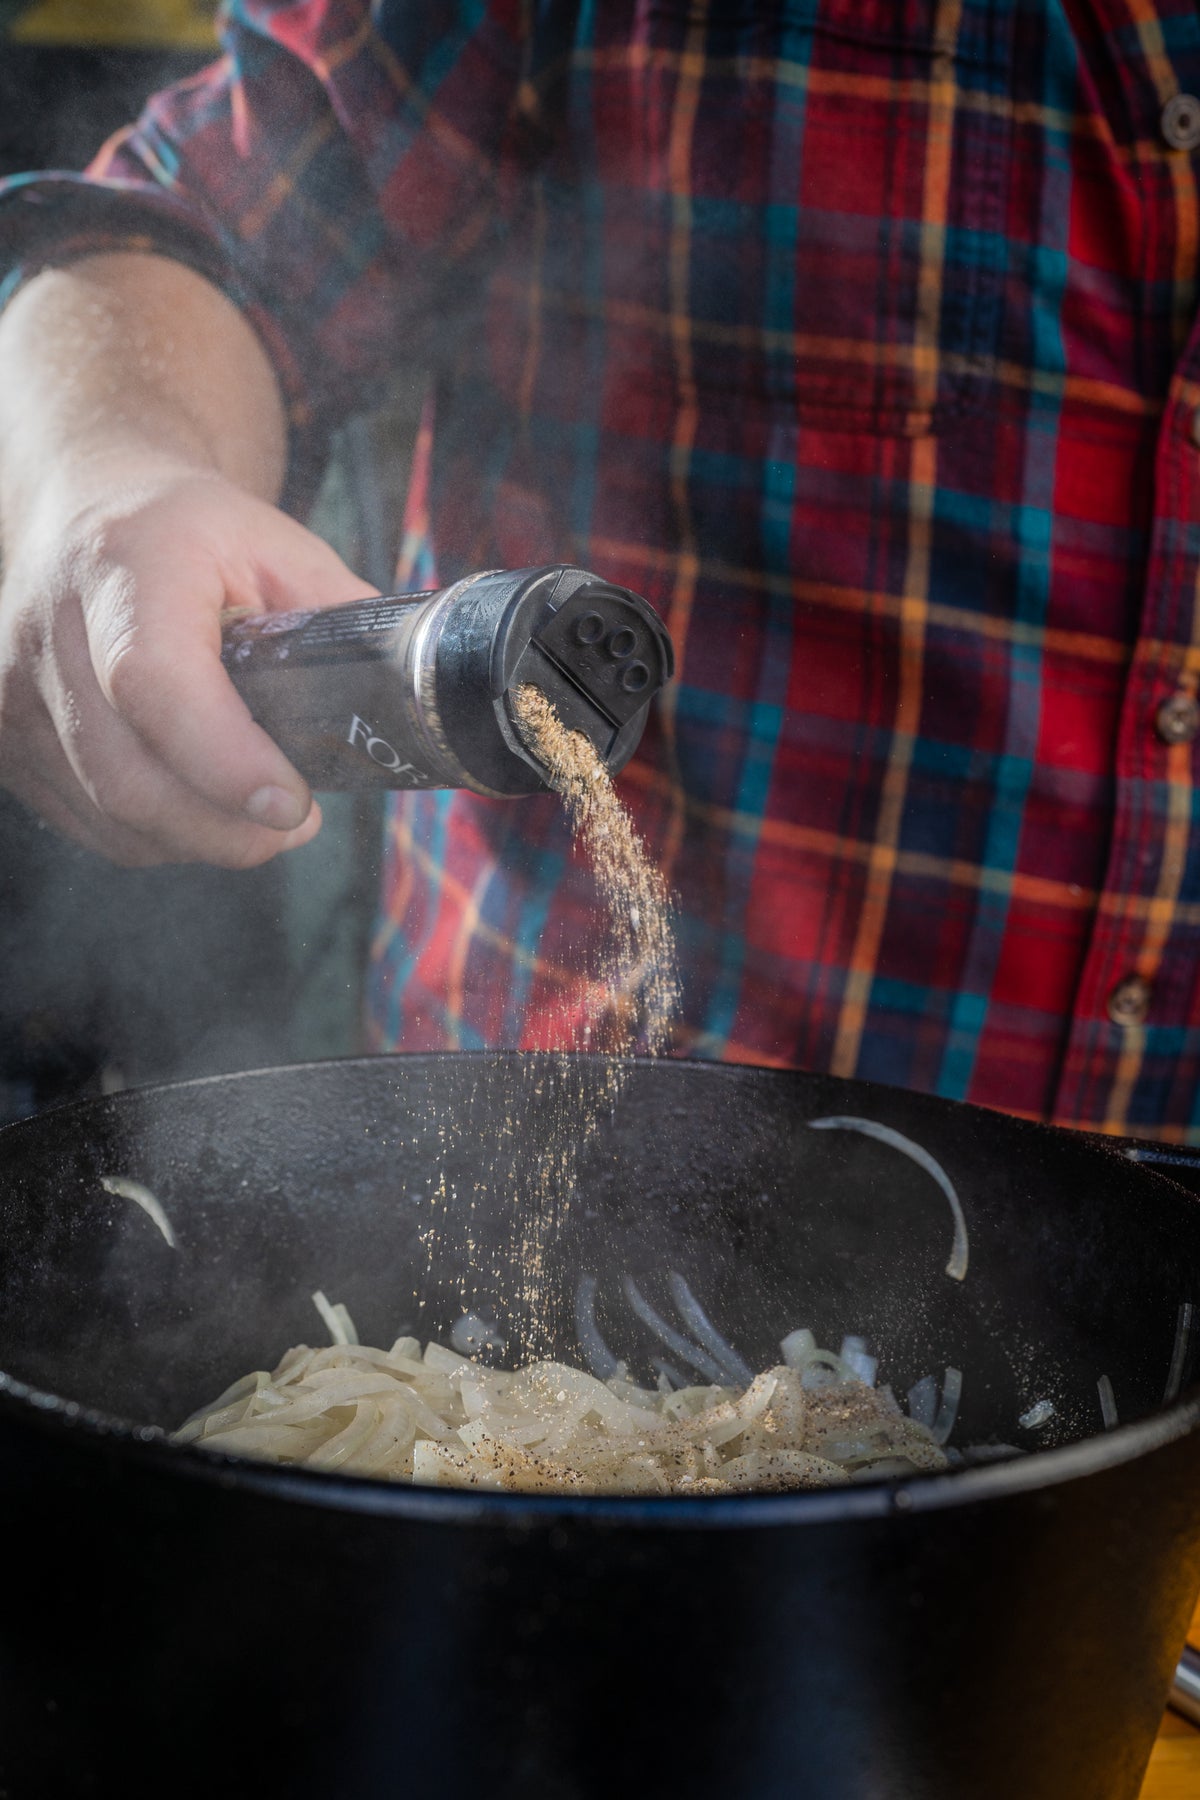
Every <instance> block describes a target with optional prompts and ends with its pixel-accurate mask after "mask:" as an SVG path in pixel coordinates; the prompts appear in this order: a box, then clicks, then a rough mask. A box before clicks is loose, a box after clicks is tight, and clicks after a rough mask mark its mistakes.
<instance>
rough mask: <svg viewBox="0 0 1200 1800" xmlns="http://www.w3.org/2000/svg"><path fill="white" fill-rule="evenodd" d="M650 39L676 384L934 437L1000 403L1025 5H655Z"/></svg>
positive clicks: (650, 196)
mask: <svg viewBox="0 0 1200 1800" xmlns="http://www.w3.org/2000/svg"><path fill="white" fill-rule="evenodd" d="M637 30H638V33H639V36H640V39H641V46H642V55H643V64H642V73H641V77H640V79H641V81H642V93H641V106H640V108H639V109H638V110H639V113H640V119H641V126H642V129H641V133H640V142H639V154H640V157H641V168H640V171H639V179H640V180H641V181H642V182H643V183H644V187H643V192H644V194H645V196H646V199H647V204H648V207H649V213H650V217H649V234H650V236H651V238H654V237H657V240H658V243H659V249H660V253H661V265H660V266H662V267H663V268H664V269H665V270H666V271H667V274H666V276H665V277H664V285H663V291H662V292H661V293H660V295H659V296H658V299H659V303H660V304H662V305H663V306H664V308H665V311H666V315H667V317H668V318H669V320H670V322H671V326H670V339H671V345H670V357H669V359H668V358H666V357H664V358H663V359H662V363H661V364H660V367H661V368H664V369H665V366H666V362H667V361H668V360H669V361H670V363H671V365H672V371H673V381H674V383H675V385H676V386H678V385H680V384H681V383H682V384H683V385H684V386H688V385H691V386H694V387H695V388H696V389H697V390H698V391H700V392H702V393H703V394H704V395H705V398H706V401H707V402H708V403H710V404H711V403H712V402H714V401H716V402H718V403H719V402H720V400H721V398H722V396H725V397H727V398H728V401H729V403H730V404H737V405H739V406H741V405H746V404H747V403H751V404H753V402H754V401H755V400H756V399H757V400H760V401H762V402H765V403H768V404H769V405H770V406H771V409H772V410H773V411H774V410H776V409H777V408H779V407H780V406H781V405H782V406H786V407H787V408H788V409H789V410H791V411H792V412H794V413H795V414H796V415H797V416H798V417H799V419H801V420H807V421H810V422H812V423H813V424H819V425H823V426H830V425H833V426H842V427H844V428H845V429H847V430H854V429H867V430H874V431H880V432H893V433H894V432H899V433H906V434H913V435H915V434H919V433H922V432H926V431H929V430H933V429H936V426H937V423H938V421H939V418H941V417H943V416H945V415H946V414H950V413H958V412H962V411H965V410H969V409H971V408H974V407H979V406H983V405H985V404H987V403H988V401H989V399H990V398H991V397H992V395H993V394H994V378H995V365H996V360H997V356H998V351H999V346H1000V342H1001V331H1002V302H1003V294H1004V282H1005V262H1006V258H1005V235H1004V229H1005V219H1006V206H1007V187H1008V179H1009V159H1010V128H1011V105H1010V100H1009V96H1010V92H1011V80H1010V62H1011V40H1012V8H1011V5H1009V4H1007V3H1005V0H977V3H976V4H971V0H960V3H959V4H955V5H947V4H938V3H937V0H638V26H637ZM656 360H658V359H656Z"/></svg>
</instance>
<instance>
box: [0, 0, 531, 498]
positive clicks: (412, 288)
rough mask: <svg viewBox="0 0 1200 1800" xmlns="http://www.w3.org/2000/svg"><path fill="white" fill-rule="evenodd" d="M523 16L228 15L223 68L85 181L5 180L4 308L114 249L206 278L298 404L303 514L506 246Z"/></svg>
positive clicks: (295, 468)
mask: <svg viewBox="0 0 1200 1800" xmlns="http://www.w3.org/2000/svg"><path fill="white" fill-rule="evenodd" d="M520 14H521V8H520V6H519V5H518V4H515V3H511V4H505V3H500V0H497V3H495V4H490V5H489V4H479V3H478V0H477V3H476V4H470V3H469V0H394V3H391V4H389V3H388V0H383V4H377V5H375V6H374V7H372V6H369V5H368V4H367V0H361V3H349V0H325V3H324V4H322V3H312V0H310V3H308V4H299V3H293V4H282V5H280V4H267V3H263V0H259V3H254V0H239V3H238V4H234V5H231V6H228V7H227V8H226V9H225V10H224V13H223V18H222V24H221V40H222V49H223V52H224V53H223V55H222V56H221V57H220V58H219V60H218V61H216V62H214V63H213V64H212V65H210V66H209V67H208V68H206V69H204V70H202V71H201V72H200V73H199V74H198V75H196V76H194V77H193V78H191V79H189V80H186V81H183V82H180V83H178V84H176V85H175V86H173V87H171V88H168V89H166V90H165V91H164V92H162V93H160V94H158V95H156V96H155V97H154V98H153V99H152V100H151V101H150V102H149V103H148V105H147V106H146V108H145V110H144V112H143V113H142V116H141V118H140V119H139V120H138V122H137V123H136V124H135V125H133V126H131V127H129V128H128V129H126V130H124V131H121V132H119V133H118V134H117V135H116V136H115V137H114V138H113V139H111V140H110V142H109V143H108V144H106V145H105V146H104V148H103V149H102V150H101V151H100V153H99V154H98V156H97V157H96V158H95V160H94V161H93V163H92V164H91V166H90V167H89V168H88V169H87V170H86V171H84V172H82V173H73V172H65V171H49V172H45V173H41V174H35V175H19V176H16V177H14V178H12V179H10V180H9V181H7V182H4V183H0V280H2V281H3V287H2V288H0V298H2V297H3V296H4V294H6V293H11V292H12V291H14V289H15V287H16V286H17V285H18V284H19V283H20V282H21V281H22V280H24V279H27V278H28V276H29V275H30V274H31V273H34V272H36V271H37V270H38V269H39V268H42V267H45V266H47V265H49V264H52V263H53V264H61V263H63V262H65V261H69V260H71V259H74V258H77V257H79V256H83V255H89V254H93V253H95V252H97V251H104V250H151V251H157V252H160V253H162V254H166V255H169V256H173V257H175V258H176V259H177V260H180V261H183V262H185V263H188V264H190V265H191V266H193V267H195V268H197V269H198V270H199V271H200V272H201V273H203V274H204V275H205V276H207V277H208V278H209V279H210V280H212V281H213V282H215V283H216V284H217V285H218V286H220V287H221V288H223V289H224V290H225V291H226V292H227V293H228V294H229V295H230V296H231V298H232V299H233V300H234V301H235V302H236V303H237V304H238V305H239V306H240V307H241V308H242V310H243V311H244V313H245V314H246V316H247V317H248V318H249V319H250V321H251V323H252V324H253V325H254V327H255V329H256V330H257V332H258V334H259V336H260V338H261V340H262V342H263V344H264V347H265V349H266V351H267V353H268V355H269V356H270V358H271V361H272V363H273V365H274V368H275V370H276V373H277V376H278V379H279V382H280V385H281V388H282V390H283V393H284V396H285V402H286V406H287V412H288V418H289V423H290V427H291V436H292V468H291V477H290V481H289V496H290V497H291V498H292V499H293V501H296V500H300V499H303V497H304V496H305V495H306V493H307V492H308V491H309V489H310V488H311V485H312V481H313V479H314V476H315V474H316V472H317V470H318V469H319V467H320V464H321V462H322V461H323V458H324V452H325V446H326V443H327V440H328V434H329V432H330V430H331V429H333V428H334V427H335V426H336V425H337V424H338V423H339V422H340V421H341V420H342V419H344V418H345V417H346V416H347V415H348V414H350V413H351V412H353V411H356V410H358V409H360V408H362V407H363V406H365V405H368V404H370V402H371V400H372V398H373V397H374V396H375V395H376V394H377V392H378V384H379V381H380V380H381V378H382V377H383V375H384V374H385V373H386V372H387V371H388V370H390V369H391V368H392V367H393V366H394V365H395V363H396V362H397V361H398V360H403V359H406V358H413V359H414V360H416V359H422V360H428V359H429V358H430V357H431V356H436V355H437V353H438V348H439V345H440V344H441V343H443V342H444V341H445V340H446V337H447V334H448V333H450V332H451V331H452V329H453V323H454V320H455V317H456V314H457V311H458V308H457V306H456V298H457V296H458V295H459V294H460V293H461V292H462V291H463V288H464V285H469V284H470V283H471V282H472V281H473V280H474V279H476V278H477V276H478V273H479V271H480V270H481V269H482V268H483V266H484V264H485V262H486V257H487V253H488V248H489V246H490V245H491V244H492V243H494V242H495V239H496V236H497V234H498V233H499V232H501V231H502V230H503V228H504V214H505V206H504V202H503V195H502V194H501V192H500V188H501V185H502V184H501V182H500V179H499V173H498V171H499V170H500V168H501V166H502V163H503V160H504V154H503V153H504V148H505V141H506V135H507V134H508V133H509V132H510V131H511V129H512V126H513V119H514V115H515V112H516V110H517V107H516V102H517V96H518V90H519V86H520V81H521V75H522V51H521V45H520V31H519V25H518V21H519V18H520Z"/></svg>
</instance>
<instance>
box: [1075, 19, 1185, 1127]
mask: <svg viewBox="0 0 1200 1800" xmlns="http://www.w3.org/2000/svg"><path fill="white" fill-rule="evenodd" d="M1187 23H1188V26H1189V27H1190V30H1189V31H1188V32H1187V33H1186V34H1185V33H1183V32H1182V28H1180V36H1181V38H1182V44H1183V47H1182V49H1181V47H1180V44H1179V43H1175V42H1173V43H1172V56H1171V59H1170V61H1168V60H1167V58H1166V54H1165V46H1164V43H1163V40H1162V39H1161V38H1159V39H1158V40H1157V42H1156V41H1155V40H1154V39H1153V38H1151V39H1149V40H1148V39H1147V38H1146V37H1145V34H1143V36H1142V44H1143V49H1144V51H1145V54H1144V55H1143V56H1142V57H1141V58H1140V59H1139V58H1128V57H1126V58H1125V60H1124V62H1123V64H1122V69H1123V78H1124V81H1125V86H1126V96H1127V99H1128V102H1129V107H1130V112H1131V116H1132V118H1133V121H1134V132H1135V136H1134V139H1133V144H1134V153H1135V154H1136V155H1137V156H1138V157H1139V159H1140V160H1141V163H1142V175H1143V180H1142V188H1143V194H1144V196H1145V200H1144V204H1145V222H1144V224H1145V235H1144V241H1145V244H1146V248H1147V255H1146V262H1145V265H1144V267H1145V273H1144V276H1143V279H1147V280H1152V279H1163V278H1164V271H1169V270H1170V268H1171V264H1172V262H1173V263H1174V269H1175V279H1176V281H1177V282H1178V283H1179V292H1180V296H1181V300H1186V304H1187V306H1188V309H1189V313H1190V314H1191V316H1190V319H1189V321H1188V327H1189V328H1188V330H1187V335H1186V341H1185V342H1184V345H1183V348H1182V351H1181V353H1180V355H1179V357H1178V360H1177V362H1176V364H1175V368H1174V370H1173V373H1172V376H1171V380H1170V384H1169V387H1168V391H1167V393H1166V396H1165V402H1164V405H1163V410H1162V415H1161V419H1160V422H1159V428H1158V435H1157V442H1156V446H1155V452H1154V513H1153V523H1152V530H1151V538H1150V550H1149V556H1148V560H1147V565H1146V575H1145V583H1144V592H1143V600H1142V610H1141V619H1140V626H1139V633H1138V638H1137V641H1136V644H1135V645H1134V647H1133V652H1132V660H1131V663H1130V668H1129V672H1128V676H1127V680H1126V685H1125V693H1124V698H1123V702H1122V707H1121V715H1120V723H1119V730H1118V735H1117V743H1116V755H1115V764H1114V779H1115V806H1114V817H1113V832H1112V840H1111V845H1110V851H1109V858H1108V866H1107V872H1106V876H1105V881H1104V885H1103V888H1102V890H1101V892H1100V895H1099V897H1098V904H1097V911H1096V918H1095V924H1094V927H1093V932H1092V937H1091V941H1090V944H1089V948H1088V952H1087V955H1086V958H1085V961H1084V965H1083V969H1082V971H1081V975H1080V980H1079V984H1078V988H1077V992H1076V1000H1075V1006H1074V1009H1073V1013H1072V1019H1071V1025H1070V1031H1069V1037H1068V1041H1067V1046H1066V1052H1065V1056H1064V1061H1063V1072H1062V1077H1061V1080H1060V1083H1059V1090H1058V1095H1057V1099H1056V1105H1055V1117H1056V1118H1057V1119H1058V1120H1060V1121H1061V1122H1063V1123H1068V1124H1082V1125H1090V1126H1092V1127H1098V1128H1100V1129H1102V1130H1106V1131H1111V1132H1120V1131H1125V1130H1129V1131H1134V1132H1136V1131H1137V1130H1138V1128H1139V1124H1141V1123H1143V1122H1144V1125H1145V1128H1146V1129H1150V1128H1151V1127H1152V1126H1156V1125H1158V1123H1159V1121H1161V1120H1164V1119H1165V1120H1168V1121H1170V1123H1169V1124H1168V1125H1167V1132H1168V1133H1169V1134H1170V1135H1174V1136H1183V1135H1184V1134H1185V1132H1186V1129H1187V1126H1186V1122H1181V1121H1180V1117H1179V1115H1180V1112H1181V1109H1182V1110H1183V1111H1185V1112H1186V1111H1188V1110H1190V1109H1189V1105H1188V1100H1187V1090H1188V1088H1189V1086H1190V1087H1192V1088H1194V1087H1195V1082H1196V1074H1197V1069H1198V1068H1200V1017H1198V1016H1197V1013H1196V1004H1197V1002H1196V995H1197V991H1198V986H1200V984H1198V980H1197V970H1198V968H1200V886H1198V882H1197V877H1198V875H1200V864H1198V863H1197V858H1196V856H1195V853H1194V849H1193V845H1194V840H1195V835H1196V833H1195V826H1194V823H1193V820H1194V815H1195V813H1196V810H1197V794H1198V792H1200V789H1198V786H1197V782H1198V777H1200V598H1198V596H1200V580H1198V578H1200V319H1197V317H1196V316H1195V314H1194V311H1192V308H1194V289H1195V282H1194V264H1195V236H1196V225H1195V212H1196V207H1197V184H1196V168H1197V163H1196V159H1197V157H1198V156H1200V42H1198V41H1197V40H1198V38H1200V33H1198V32H1197V30H1196V23H1195V19H1194V17H1193V18H1192V19H1191V20H1189V21H1188V22H1187ZM1189 265H1190V266H1189ZM1166 278H1170V276H1169V274H1168V275H1167V277H1166ZM1189 283H1190V287H1189V285H1188V284H1189Z"/></svg>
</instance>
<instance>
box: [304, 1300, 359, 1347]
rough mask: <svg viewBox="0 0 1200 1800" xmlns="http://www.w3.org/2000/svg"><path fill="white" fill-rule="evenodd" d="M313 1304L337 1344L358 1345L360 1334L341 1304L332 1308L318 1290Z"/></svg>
mask: <svg viewBox="0 0 1200 1800" xmlns="http://www.w3.org/2000/svg"><path fill="white" fill-rule="evenodd" d="M312 1303H313V1305H314V1306H315V1307H316V1309H317V1311H318V1312H319V1313H320V1315H321V1317H322V1319H323V1320H324V1322H325V1328H326V1330H327V1331H328V1333H329V1335H330V1337H331V1338H332V1339H333V1341H334V1343H335V1344H357V1342H358V1333H357V1332H356V1331H355V1329H354V1321H353V1320H352V1319H351V1317H350V1314H349V1313H348V1312H347V1311H346V1308H345V1307H344V1306H343V1305H342V1304H341V1303H340V1302H339V1303H338V1304H337V1305H336V1306H331V1305H330V1303H329V1301H328V1300H327V1299H326V1298H325V1296H324V1294H323V1293H322V1292H321V1290H320V1288H318V1289H317V1291H316V1293H315V1294H314V1295H313V1296H312Z"/></svg>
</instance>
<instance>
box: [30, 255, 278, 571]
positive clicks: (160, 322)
mask: <svg viewBox="0 0 1200 1800" xmlns="http://www.w3.org/2000/svg"><path fill="white" fill-rule="evenodd" d="M286 452H287V432H286V425H285V420H284V409H283V402H282V397H281V395H280V391H279V386H278V383H277V381H276V378H275V375H274V372H273V370H272V369H271V366H270V363H269V362H268V360H267V357H266V354H265V352H264V350H263V348H262V345H261V344H260V342H259V340H258V337H257V335H256V334H255V332H254V331H253V329H252V328H251V326H250V325H249V324H248V323H247V322H246V320H245V319H244V318H243V317H242V315H241V314H240V313H239V312H238V310H237V308H236V307H235V306H234V305H233V304H232V302H231V301H229V300H228V299H227V298H226V297H225V296H224V295H223V294H222V293H221V292H220V291H219V290H218V289H217V288H215V287H214V286H213V285H212V284H211V283H210V282H208V281H206V280H205V279H204V277H203V276H201V275H198V274H196V273H195V272H194V271H193V270H191V269H189V268H186V267H185V266H184V265H183V264H181V263H176V262H173V261H170V260H169V259H167V258H165V257H160V256H150V255H133V254H120V255H105V256H95V257H89V258H87V259H86V260H84V261H81V262H77V263H73V264H71V265H69V266H68V267H65V268H62V269H51V270H47V271H45V272H44V273H42V274H40V275H38V276H36V277H35V278H34V279H33V280H32V281H31V282H30V283H29V284H28V286H27V287H25V288H23V289H22V290H21V291H20V292H19V293H18V294H17V296H16V297H15V299H14V300H13V301H12V303H11V304H10V306H9V307H8V308H7V309H6V310H5V312H4V313H3V314H2V315H0V530H3V533H4V538H5V541H6V542H11V540H12V537H13V535H14V534H15V533H16V532H17V531H18V530H19V524H20V522H21V521H22V520H24V519H27V518H29V517H30V515H31V512H32V510H33V506H34V502H35V501H36V500H37V498H38V496H39V495H41V494H42V493H44V492H45V491H46V488H47V486H48V485H53V484H55V483H56V482H58V481H59V480H61V478H62V477H63V475H64V472H67V471H69V473H70V478H71V480H72V481H73V482H76V483H81V484H82V485H83V486H84V487H85V488H86V487H88V486H91V485H92V484H93V483H94V484H95V485H96V486H97V487H98V488H100V487H107V488H109V489H110V490H111V488H112V486H113V485H114V484H119V483H120V481H121V480H122V478H123V475H124V474H126V473H127V474H128V475H129V477H130V478H133V477H134V476H135V471H136V470H137V469H138V468H139V467H141V466H144V464H145V462H146V459H147V458H151V459H161V460H162V461H163V462H165V463H173V464H176V465H179V466H183V467H188V468H192V469H195V470H207V471H210V472H212V473H214V474H219V475H222V476H224V477H225V478H226V479H227V480H230V481H232V482H234V483H236V484H237V486H239V487H241V488H243V489H245V490H246V491H248V492H250V493H252V494H255V495H256V496H258V497H259V498H261V499H264V500H270V501H273V500H275V499H276V498H277V497H278V494H279V491H280V488H281V486H282V483H283V477H284V470H285V463H286Z"/></svg>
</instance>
